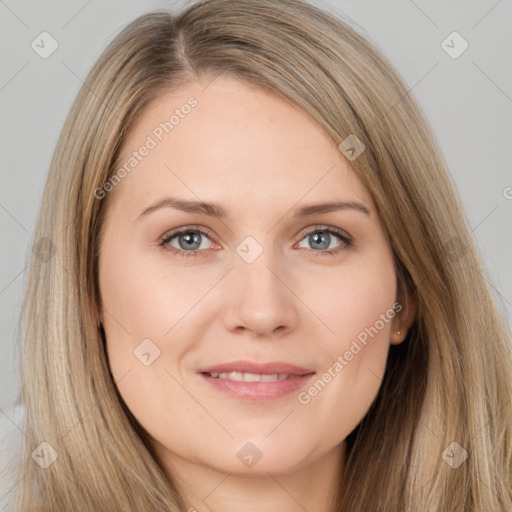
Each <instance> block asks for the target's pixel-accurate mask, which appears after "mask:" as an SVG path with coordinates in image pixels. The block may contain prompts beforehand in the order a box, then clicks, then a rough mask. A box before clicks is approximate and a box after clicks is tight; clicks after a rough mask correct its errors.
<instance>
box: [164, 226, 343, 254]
mask: <svg viewBox="0 0 512 512" xmlns="http://www.w3.org/2000/svg"><path fill="white" fill-rule="evenodd" d="M333 235H334V237H336V238H338V240H340V241H341V243H340V244H339V245H338V246H336V247H335V248H334V249H329V250H325V249H328V248H329V246H330V244H331V242H332V238H333ZM175 238H176V241H177V244H178V247H176V246H175V245H172V244H171V241H172V240H173V239H175ZM203 238H207V239H210V237H209V235H208V233H206V232H204V231H202V230H200V229H196V228H192V227H190V226H188V227H184V228H182V229H180V230H177V231H173V232H172V233H169V234H166V235H165V237H164V238H163V239H162V240H161V242H160V246H161V247H163V248H164V249H165V250H167V251H170V252H171V253H172V254H173V255H175V256H182V257H183V256H186V257H189V256H194V257H197V256H198V255H199V256H203V255H204V253H205V250H204V249H207V248H208V247H205V246H204V244H203V243H202V239H203ZM304 239H307V241H308V242H309V243H310V244H311V245H312V249H313V250H314V252H317V253H318V256H320V255H327V256H334V255H336V254H338V253H339V252H341V251H343V250H344V249H347V248H348V247H351V246H352V238H351V237H350V236H349V235H348V234H347V233H345V232H344V231H342V230H341V229H338V228H334V227H332V226H315V227H314V229H313V230H312V231H309V232H307V233H306V234H305V235H304V236H303V237H302V238H301V240H300V242H302V240H304ZM218 247H219V246H218Z"/></svg>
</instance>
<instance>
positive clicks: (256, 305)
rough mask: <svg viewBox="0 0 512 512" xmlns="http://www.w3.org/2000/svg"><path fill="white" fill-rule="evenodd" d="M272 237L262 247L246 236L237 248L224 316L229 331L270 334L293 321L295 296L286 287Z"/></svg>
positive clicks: (254, 239) (261, 244) (290, 324)
mask: <svg viewBox="0 0 512 512" xmlns="http://www.w3.org/2000/svg"><path fill="white" fill-rule="evenodd" d="M271 238H272V237H271V236H270V235H269V236H268V237H266V238H265V240H266V242H265V245H264V244H263V243H260V242H259V241H258V240H256V238H254V237H252V236H248V237H246V238H245V239H244V240H243V241H242V242H241V243H240V244H239V245H238V247H237V248H236V252H237V257H236V261H235V264H234V269H233V273H232V279H234V280H235V286H234V287H233V288H232V290H231V292H230V293H232V297H231V299H230V301H229V303H230V307H229V311H228V314H227V316H226V322H227V324H228V327H229V328H234V329H241V328H246V329H248V330H251V331H258V332H260V333H261V334H263V333H267V334H269V333H271V332H273V331H274V330H277V329H278V328H281V329H283V327H290V326H292V325H293V324H294V322H295V321H296V311H295V307H296V305H295V303H294V295H293V293H292V292H291V291H290V290H289V289H288V287H287V286H286V284H285V283H286V281H287V276H286V275H285V272H284V271H283V269H284V268H285V267H283V265H282V262H280V261H278V259H279V258H278V254H277V253H276V251H274V250H273V247H272V244H271V242H270V240H271Z"/></svg>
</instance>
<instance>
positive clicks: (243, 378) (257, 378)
mask: <svg viewBox="0 0 512 512" xmlns="http://www.w3.org/2000/svg"><path fill="white" fill-rule="evenodd" d="M209 375H210V377H214V378H215V379H229V380H236V381H240V382H273V381H276V380H284V379H287V378H288V377H289V375H288V374H287V373H274V374H271V375H260V374H259V373H244V372H229V373H210V374H209Z"/></svg>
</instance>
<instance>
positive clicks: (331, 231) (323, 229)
mask: <svg viewBox="0 0 512 512" xmlns="http://www.w3.org/2000/svg"><path fill="white" fill-rule="evenodd" d="M332 235H334V236H335V237H336V238H338V239H339V240H341V243H340V244H339V245H338V246H336V247H335V248H334V249H330V250H325V249H328V247H329V245H330V243H331V241H332V238H333V236H332ZM302 240H307V241H308V242H309V243H310V244H311V246H312V248H313V249H318V250H319V251H317V252H318V256H321V255H322V256H335V255H336V254H338V253H340V252H341V251H343V250H344V249H347V248H348V247H351V246H352V238H351V237H350V236H349V235H348V234H347V233H345V232H344V231H342V230H341V229H338V228H334V227H332V226H315V228H314V230H313V231H309V232H308V233H307V234H306V235H305V236H304V237H303V238H302V239H301V242H302Z"/></svg>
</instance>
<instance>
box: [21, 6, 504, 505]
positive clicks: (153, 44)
mask: <svg viewBox="0 0 512 512" xmlns="http://www.w3.org/2000/svg"><path fill="white" fill-rule="evenodd" d="M222 74H223V75H230V76H233V77H236V78H238V79H239V80H241V81H244V82H246V83H249V84H252V85H255V86H259V87H262V88H265V89H266V90H268V91H272V92H273V93H275V94H277V95H279V96H280V97H282V98H284V99H286V100H288V101H290V102H292V103H293V104H294V105H296V106H297V107H298V108H300V109H302V110H303V111H304V112H305V113H307V114H308V115H309V116H310V117H311V118H312V119H313V120H315V121H317V122H318V123H319V125H320V126H321V127H322V128H323V129H324V130H325V133H326V134H327V135H328V136H329V137H330V138H332V140H333V141H334V142H335V143H336V145H339V144H340V143H342V142H343V141H344V140H345V139H346V138H347V137H348V136H349V135H355V136H357V138H358V139H359V140H360V141H361V142H362V143H364V145H365V149H364V151H363V152H362V153H361V154H360V156H358V157H357V158H356V159H355V160H353V161H351V162H350V163H351V166H352V168H353V170H354V172H355V173H356V174H357V176H358V177H359V179H360V180H361V181H362V183H363V184H364V185H365V186H366V187H367V188H368V190H369V191H370V193H371V195H372V197H373V200H374V202H375V205H376V207H377V210H378V213H379V215H380V217H381V219H382V222H383V226H384V228H385V231H386V233H387V235H388V237H389V240H390V244H391V247H392V250H393V254H394V258H395V266H396V271H397V277H398V283H399V289H400V290H401V292H402V293H403V294H404V295H405V296H406V297H407V296H411V294H415V296H416V300H417V304H418V308H417V314H416V319H415V321H414V324H413V326H412V328H411V330H410V331H409V334H408V337H407V339H406V340H405V342H404V343H402V344H401V345H398V346H392V347H391V349H390V353H389V357H388V361H387V368H386V373H385V376H384V380H383V382H382V386H381V389H380V391H379V394H378V396H377V398H376V400H375V402H374V403H373V404H372V407H371V408H370V410H369V411H368V413H367V415H366V416H365V417H364V419H363V420H362V421H361V423H360V424H359V425H358V426H357V427H356V429H355V430H354V431H353V432H352V433H351V434H350V435H349V437H348V438H347V460H346V463H345V465H344V467H343V471H342V474H341V475H340V487H339V490H340V492H339V497H338V498H337V511H339V512H342V511H343V512H347V511H350V512H369V511H379V512H413V511H419V510H421V511H436V512H440V511H442V512H455V511H469V510H475V511H482V512H491V511H492V512H495V511H501V510H512V492H511V471H512V460H511V454H512V433H511V424H512V423H511V420H512V407H511V399H512V382H511V377H512V362H511V361H512V355H511V339H510V332H509V330H508V327H507V325H506V323H505V321H504V319H503V316H502V314H501V313H500V311H499V306H498V304H497V303H496V302H495V300H494V298H493V295H492V293H491V291H490V288H489V286H488V284H487V282H486V273H485V269H484V268H483V266H482V264H481V258H480V255H479V254H478V251H477V249H476V247H475V244H474V241H473V240H472V238H471V236H470V231H469V229H468V222H467V220H466V217H465V215H464V213H463V211H462V208H461V206H460V200H459V198H458V195H457V194H456V192H455V190H454V186H453V183H452V181H451V180H450V178H449V176H448V173H447V171H446V164H445V162H444V160H443V157H442V155H441V153H440V151H439V149H438V147H437V144H436V142H435V138H434V136H433V134H432V132H431V129H430V127H429V126H428V124H427V122H426V120H425V118H424V115H423V113H422V112H421V110H420V108H419V107H418V105H417V104H416V102H415V100H414V98H413V97H412V94H411V92H410V91H409V90H408V88H407V86H406V85H405V83H404V82H403V81H402V79H401V78H400V77H399V76H398V74H397V73H396V72H395V71H394V69H393V67H392V66H391V64H390V63H389V62H388V60H387V59H386V58H385V57H383V56H382V55H381V54H380V53H379V51H377V50H376V49H375V47H374V46H373V45H372V44H371V43H370V42H368V41H367V40H365V39H364V38H363V37H362V36H360V35H359V34H358V33H357V32H356V31H355V30H354V29H353V28H351V27H350V26H349V25H348V23H345V22H343V21H341V19H338V17H336V16H334V15H332V14H330V13H328V12H326V11H323V10H321V9H319V8H317V7H314V6H312V5H309V4H307V3H306V2H303V1H302V0H294V1H292V2H290V1H288V0H237V1H236V2H234V1H232V0H206V1H203V2H201V3H198V4H196V5H192V6H190V7H189V8H188V9H186V10H185V11H183V12H182V13H180V14H178V15H173V14H172V13H170V12H169V11H166V10H158V11H154V12H151V13H148V14H145V15H143V16H141V17H139V18H137V19H136V20H135V21H133V22H132V23H130V24H129V25H128V26H127V27H126V28H124V29H123V30H122V31H121V32H120V33H119V35H117V37H115V39H114V40H113V41H112V42H111V43H110V45H109V46H108V47H107V48H106V49H105V51H104V53H103V54H102V55H101V57H100V58H99V60H98V61H97V62H96V64H95V65H94V67H93V68H92V70H91V71H90V73H89V75H88V76H87V78H86V80H85V83H84V85H83V87H82V88H81V90H80V92H79V94H78V96H77V98H76V100H75V102H74V104H73V107H72V109H71V111H70V113H69V116H68V118H67V120H66V123H65V125H64V127H63V130H62V133H61V135H60V138H59V141H58V144H57V147H56V149H55V153H54V155H53V158H52V161H51V165H50V171H49V175H48V179H47V183H46V186H45V189H44V196H43V199H42V206H41V211H40V215H39V218H38V222H37V226H36V230H35V233H34V239H33V246H34V250H33V255H32V256H31V261H30V268H29V275H28V280H27V283H26V290H25V298H24V303H23V309H22V315H21V317H20V322H21V323H20V325H21V329H20V330H22V331H23V335H22V337H23V339H22V344H21V350H20V365H21V372H20V389H21V391H20V397H19V401H21V403H22V404H23V405H24V408H25V423H24V426H23V428H24V432H25V436H24V438H23V450H22V455H21V456H22V465H21V468H20V479H19V484H18V488H17V495H16V510H17V511H19V512H21V511H23V512H36V511H37V512H43V511H45V512H49V511H59V512H60V511H66V512H72V511H76V512H78V511H80V512H88V511H90V512H93V511H94V512H100V511H105V512H106V511H108V512H114V511H124V512H126V511H128V510H140V511H145V512H149V511H159V512H160V511H168V512H178V511H180V510H183V509H184V502H183V500H182V497H181V496H179V494H178V492H177V487H176V485H175V483H174V482H172V481H170V480H169V479H168V478H166V476H165V474H164V471H163V467H162V464H161V461H160V460H159V459H158V457H157V455H156V453H154V450H153V449H152V448H151V445H150V442H149V439H148V437H147V435H146V433H145V431H144V430H143V429H142V428H141V426H140V425H139V424H138V423H137V421H136V419H135V418H134V417H133V416H132V414H131V413H130V411H129V410H128V409H127V407H126V406H125V404H124V403H123V401H122V399H121V397H120V395H119V393H118V391H117V388H116V383H115V382H114V380H113V378H112V375H111V373H110V371H109V366H108V360H107V355H106V351H105V346H104V338H103V335H104V333H102V332H101V330H98V327H97V322H98V314H99V311H100V309H101V300H100V294H99V287H98V253H99V249H100V243H101V229H102V225H103V218H104V215H105V211H106V208H107V206H108V204H109V195H107V196H106V197H105V198H104V199H98V197H96V195H95V193H94V192H95V190H97V189H98V188H101V187H102V186H103V185H104V184H105V183H106V182H107V181H108V180H109V179H110V178H111V177H112V176H113V174H114V173H115V172H116V165H117V164H118V157H119V152H120V149H121V147H122V145H123V142H124V141H125V139H126V135H127V133H128V132H129V131H130V128H131V127H132V126H133V125H134V121H135V120H136V119H137V117H138V116H140V115H141V112H143V110H144V108H145V107H146V106H147V105H148V104H149V102H151V101H152V100H154V99H155V98H157V97H158V96H160V95H162V94H164V93H165V92H168V91H171V90H173V89H174V88H176V87H179V86H182V85H185V84H187V83H190V82H191V81H193V80H197V79H198V78H207V79H208V80H213V79H214V78H215V77H216V76H220V75H222ZM133 172H136V170H134V171H133ZM42 442H46V443H48V444H49V445H50V446H51V447H53V449H54V450H55V452H56V453H57V454H58V458H57V459H56V460H55V461H54V462H53V464H51V465H50V466H49V467H47V468H46V469H43V468H42V467H40V466H39V465H38V464H36V463H35V462H34V460H33V459H32V456H31V454H32V452H33V450H34V449H35V448H36V447H38V446H39V445H40V443H42ZM452 443H458V445H460V447H462V449H464V450H465V451H466V452H467V455H468V456H467V459H466V460H465V461H464V462H463V463H462V464H460V465H459V466H458V467H457V468H454V467H452V466H453V465H450V464H448V463H447V462H446V456H443V452H445V450H446V449H447V448H448V447H450V445H451V444H452ZM45 446H46V445H45ZM452 446H455V445H452ZM457 449H458V448H457ZM445 453H446V452H445Z"/></svg>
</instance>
